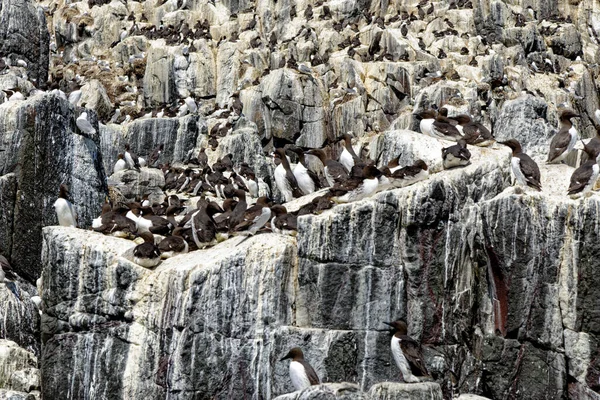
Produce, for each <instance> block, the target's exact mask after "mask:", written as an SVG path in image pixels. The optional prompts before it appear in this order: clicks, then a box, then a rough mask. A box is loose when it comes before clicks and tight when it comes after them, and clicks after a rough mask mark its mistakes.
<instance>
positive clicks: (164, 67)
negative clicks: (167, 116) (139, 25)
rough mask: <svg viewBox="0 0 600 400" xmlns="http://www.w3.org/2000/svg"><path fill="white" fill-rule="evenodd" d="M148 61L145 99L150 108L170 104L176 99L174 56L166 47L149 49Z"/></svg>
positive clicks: (145, 77)
mask: <svg viewBox="0 0 600 400" xmlns="http://www.w3.org/2000/svg"><path fill="white" fill-rule="evenodd" d="M147 58H148V61H147V63H146V72H145V74H144V97H145V100H146V103H147V104H148V106H150V107H158V106H162V105H164V104H167V103H170V102H171V101H172V100H173V99H174V95H175V86H174V82H175V79H174V72H173V56H172V55H171V54H170V53H169V51H168V47H166V46H164V45H163V46H152V47H150V49H148V56H147Z"/></svg>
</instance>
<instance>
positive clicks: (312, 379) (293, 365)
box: [279, 347, 320, 390]
mask: <svg viewBox="0 0 600 400" xmlns="http://www.w3.org/2000/svg"><path fill="white" fill-rule="evenodd" d="M289 358H291V359H292V361H290V380H291V381H292V385H294V388H295V389H296V390H302V389H305V388H307V387H309V386H311V385H318V384H319V383H320V380H319V376H318V375H317V373H316V372H315V370H314V369H313V367H311V366H310V364H309V363H308V362H307V361H306V360H304V354H303V353H302V350H301V349H300V348H299V347H294V348H293V349H291V350H290V351H289V352H288V353H287V355H286V356H285V357H283V358H282V359H281V360H279V361H283V360H287V359H289Z"/></svg>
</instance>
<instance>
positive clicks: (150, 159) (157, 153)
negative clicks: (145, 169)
mask: <svg viewBox="0 0 600 400" xmlns="http://www.w3.org/2000/svg"><path fill="white" fill-rule="evenodd" d="M164 148H165V145H164V144H162V143H161V144H160V145H159V146H158V147H157V148H155V149H154V150H153V151H152V153H151V154H150V157H148V166H149V167H154V166H155V165H156V163H157V162H158V159H159V158H160V155H161V154H162V152H163V149H164Z"/></svg>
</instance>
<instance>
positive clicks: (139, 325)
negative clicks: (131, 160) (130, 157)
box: [0, 0, 600, 400]
mask: <svg viewBox="0 0 600 400" xmlns="http://www.w3.org/2000/svg"><path fill="white" fill-rule="evenodd" d="M0 21H1V22H2V23H1V24H0V37H1V38H2V40H1V41H0V42H1V44H0V57H1V58H0V59H1V60H2V61H1V62H0V88H1V89H3V91H2V92H0V97H2V100H4V102H3V103H2V104H0V205H1V207H2V212H0V254H2V255H4V256H6V257H7V258H8V259H9V260H10V262H11V264H12V266H13V269H14V270H15V272H16V273H17V275H18V279H17V280H16V281H15V282H14V286H11V285H9V284H0V304H2V306H1V307H0V316H2V318H0V360H2V361H1V362H0V365H1V366H2V367H0V399H1V398H10V399H21V398H22V399H32V398H33V399H39V398H43V399H142V398H152V399H154V398H168V399H213V398H216V399H242V398H244V399H246V398H247V399H256V400H258V399H272V398H276V397H278V396H281V397H280V398H281V399H333V398H340V399H341V398H343V399H400V398H411V399H430V398H431V399H439V398H446V399H448V398H452V397H453V396H458V395H461V398H464V399H467V398H474V397H471V396H474V395H467V394H468V393H471V394H473V393H476V394H480V395H483V396H486V397H488V398H492V399H521V398H522V399H550V398H551V399H555V398H556V399H563V398H572V399H598V398H600V394H599V393H600V383H599V382H600V381H599V379H600V362H599V361H598V359H599V356H600V346H599V345H600V342H599V339H598V338H599V337H600V316H598V315H597V314H598V310H599V309H600V304H599V302H600V300H599V299H600V293H599V292H598V289H597V288H598V287H600V281H599V280H600V278H598V275H597V274H596V268H597V267H598V265H599V264H600V261H599V260H600V251H599V250H598V248H597V247H596V246H597V243H599V242H600V239H599V237H598V235H600V228H599V224H598V221H599V219H600V198H599V197H598V195H597V194H595V193H594V194H593V195H591V196H587V197H585V198H583V199H580V200H572V199H570V198H568V197H567V196H566V189H567V187H568V184H569V177H570V175H571V173H572V170H573V166H575V165H577V164H578V163H579V161H580V156H579V154H575V153H574V154H573V156H571V157H570V158H569V159H568V160H567V163H566V164H567V165H542V164H543V163H542V161H543V160H545V156H546V154H547V148H548V143H549V141H550V138H551V137H552V136H553V135H554V133H555V132H556V126H557V123H558V112H557V110H558V109H559V108H561V107H570V108H572V109H574V110H575V111H576V112H577V113H579V114H580V115H581V118H580V119H578V120H576V121H575V126H576V128H577V129H578V131H579V132H580V134H581V136H582V137H583V138H590V137H593V136H595V135H596V127H597V126H598V122H597V121H596V120H595V119H594V111H595V110H596V109H598V108H599V99H598V85H599V84H598V77H599V75H600V68H599V67H598V65H599V63H600V52H599V47H598V40H599V39H598V35H599V34H600V8H599V7H598V4H597V2H595V1H593V0H581V1H572V0H571V1H563V0H553V1H533V2H525V1H510V2H508V1H506V2H505V1H486V0H443V1H437V2H424V1H422V2H418V1H416V0H415V1H384V2H376V1H371V0H360V1H353V0H351V1H346V0H343V1H338V0H327V1H322V0H319V1H312V0H308V1H295V0H277V1H275V0H274V1H270V0H269V1H263V0H257V1H250V0H241V1H230V0H228V1H214V2H213V1H204V0H198V1H191V0H178V1H175V0H168V1H164V0H156V1H155V0H146V1H140V2H138V1H125V2H122V1H117V0H115V1H111V2H108V1H104V0H88V1H86V2H84V1H79V2H63V1H57V0H51V1H50V0H44V1H39V2H35V1H33V0H18V1H17V0H2V3H1V8H0ZM63 93H66V96H64V94H63ZM19 94H22V97H19ZM61 94H62V95H61ZM13 96H16V97H13ZM190 100H191V102H190ZM434 105H435V106H437V107H441V106H446V107H447V108H448V109H449V111H450V114H458V113H465V112H466V113H469V114H471V115H473V116H474V118H475V119H477V120H479V121H481V122H483V123H484V124H485V125H487V126H488V127H490V128H491V130H492V132H493V133H494V135H495V137H496V138H497V139H498V140H505V139H508V138H516V139H518V140H519V141H520V142H521V143H522V144H523V145H524V148H525V150H526V152H527V153H528V154H530V155H532V156H533V158H534V159H536V160H537V161H539V162H540V165H541V169H542V185H543V187H544V191H543V192H542V193H532V192H530V191H526V192H525V193H521V191H518V190H514V189H513V188H512V187H511V186H512V182H511V179H512V178H511V175H510V171H509V159H510V155H509V151H508V149H507V148H504V147H503V146H500V145H495V146H493V147H491V148H473V149H472V153H473V158H472V160H471V161H472V164H471V165H470V166H468V167H465V168H460V169H456V170H449V171H444V170H443V168H442V164H441V158H440V154H441V148H442V147H446V146H448V145H449V143H447V142H444V141H441V140H436V139H432V138H429V137H426V136H424V135H422V134H420V133H417V132H415V131H418V130H419V123H418V121H417V120H416V118H415V117H414V113H415V112H418V111H421V110H423V109H425V108H429V107H431V106H434ZM194 107H195V108H196V109H194ZM84 109H87V110H88V115H89V121H90V123H91V125H92V126H93V127H94V130H95V132H94V133H86V132H84V131H82V130H81V129H80V128H78V127H77V124H76V118H77V117H78V116H80V114H81V112H82V111H83V110H84ZM348 131H351V132H353V135H354V137H355V144H356V145H357V146H359V147H361V148H362V149H363V153H361V154H365V155H368V156H370V157H371V158H372V159H373V160H377V162H378V165H379V166H382V165H385V164H386V163H387V162H388V161H390V160H391V159H393V158H394V157H396V156H398V155H400V163H401V164H402V165H407V164H410V163H412V162H413V161H415V160H416V159H418V158H421V159H423V160H425V161H426V162H427V164H428V165H429V166H430V172H431V174H432V175H431V177H430V179H428V180H426V181H423V182H420V183H418V184H416V185H413V186H409V187H406V188H403V189H396V190H390V191H385V192H381V193H378V194H376V195H374V196H372V197H370V198H368V199H366V200H363V201H359V202H356V203H352V204H347V205H338V206H336V207H334V208H333V209H331V210H328V211H325V212H324V213H322V214H319V215H307V216H303V217H300V218H299V222H298V233H297V236H296V237H289V236H285V235H278V234H275V233H268V234H259V235H256V236H254V237H252V238H250V239H249V240H246V241H244V242H243V243H242V242H241V238H233V239H229V240H226V241H224V242H222V243H220V244H218V245H217V246H215V247H213V248H210V249H206V250H200V251H196V252H192V253H189V254H186V255H182V256H178V257H175V258H172V259H169V260H167V261H164V262H163V263H162V264H160V266H159V267H157V268H156V269H153V270H149V269H145V268H142V267H140V266H138V265H137V264H134V263H132V262H130V261H128V260H127V259H126V258H125V257H123V255H124V253H126V252H127V251H128V250H129V249H131V247H132V246H134V244H133V243H132V242H131V241H128V240H125V239H117V238H112V237H107V236H103V235H101V234H99V233H95V232H92V231H90V230H88V229H87V228H88V227H89V226H90V225H91V221H92V219H93V218H94V217H96V216H97V215H98V213H99V212H100V209H101V206H102V202H103V200H104V199H105V197H106V196H108V195H109V194H110V195H111V196H112V195H113V193H112V192H111V193H109V186H111V187H117V188H118V189H119V191H120V193H121V194H122V195H123V196H124V197H128V198H133V197H135V196H140V195H142V194H144V193H151V194H152V195H153V196H155V197H156V198H162V196H163V195H164V193H163V192H162V190H161V189H160V186H162V185H163V184H164V181H161V179H164V178H163V177H162V175H160V174H157V173H155V171H154V170H150V169H145V168H144V169H143V170H142V173H141V174H138V173H137V172H134V171H124V172H121V173H118V174H115V175H113V167H114V163H115V161H116V160H117V155H118V154H119V153H121V152H123V148H124V145H125V144H130V145H131V148H132V149H133V150H134V151H135V152H136V153H137V154H139V155H142V156H147V155H148V154H149V153H150V152H151V151H152V149H153V148H155V147H156V146H158V145H159V144H163V145H164V152H163V155H162V159H161V162H164V163H166V162H168V163H171V164H172V165H181V163H183V162H185V161H187V160H189V159H190V158H191V157H193V156H195V155H196V154H197V153H198V151H199V150H200V149H201V148H207V154H208V157H209V160H210V161H211V163H212V162H214V161H215V160H217V159H219V158H221V157H223V156H224V155H226V154H231V155H232V160H233V162H234V163H236V164H239V163H241V162H246V163H248V164H249V165H250V166H251V167H252V168H253V169H254V170H255V171H256V173H257V176H258V177H259V178H261V179H262V180H263V182H264V183H265V185H269V184H271V186H272V190H273V193H272V194H273V197H274V198H275V199H277V200H281V194H280V193H279V191H278V190H277V188H276V187H275V185H274V184H273V181H274V179H273V167H274V166H273V164H272V162H271V160H270V158H268V157H266V155H267V154H269V153H270V152H271V151H272V149H273V148H274V147H280V146H282V145H283V144H286V143H287V144H290V143H294V144H297V145H299V146H302V147H306V148H320V147H323V146H328V148H329V150H328V151H329V153H330V154H332V155H333V156H337V155H338V154H339V153H340V151H341V147H340V146H339V145H338V144H337V143H336V142H337V138H339V136H340V135H341V134H343V133H346V132H348ZM111 175H112V176H111ZM108 176H110V179H107V177H108ZM61 183H65V184H67V185H68V186H69V187H70V188H71V193H72V195H73V199H72V200H73V204H74V205H75V208H76V210H77V213H78V223H79V227H80V228H81V229H75V228H64V227H55V226H53V225H55V224H56V222H57V219H56V214H55V213H54V209H53V203H54V200H55V199H56V196H57V192H58V187H59V185H60V184H61ZM306 201H308V200H306V199H304V200H300V201H296V203H299V204H303V203H304V202H306ZM297 207H299V205H298V204H296V205H292V204H290V205H289V207H288V208H290V210H292V209H297ZM38 278H41V279H40V280H39V281H38V282H37V283H36V280H38ZM597 281H599V282H597ZM398 317H403V318H405V319H407V320H408V321H409V328H410V329H409V334H410V335H411V336H412V337H414V338H415V339H417V340H419V341H420V342H421V343H422V344H423V346H424V349H425V358H426V363H427V365H428V367H429V368H430V371H431V372H432V375H433V378H434V379H435V381H436V382H437V383H432V382H428V383H421V384H416V385H409V384H399V383H397V382H399V381H400V376H399V372H398V369H397V367H396V366H395V364H394V361H393V359H392V356H391V353H390V350H389V341H390V336H389V334H388V331H387V330H386V329H385V325H383V324H382V323H383V321H389V320H391V319H395V318H398ZM294 346H301V347H302V348H303V350H304V352H305V355H306V358H307V359H308V360H309V361H310V363H311V364H312V365H313V367H314V368H315V369H316V371H317V372H318V374H319V376H320V378H321V379H322V381H323V382H325V384H324V385H321V386H317V387H312V388H310V389H307V390H305V391H304V392H302V393H294V394H288V393H290V392H292V391H293V387H292V385H291V382H290V380H289V375H288V368H287V364H286V363H285V362H279V359H280V358H281V357H282V356H283V355H285V354H286V352H287V351H288V350H289V349H290V348H291V347H294Z"/></svg>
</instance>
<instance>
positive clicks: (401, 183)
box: [387, 160, 429, 188]
mask: <svg viewBox="0 0 600 400" xmlns="http://www.w3.org/2000/svg"><path fill="white" fill-rule="evenodd" d="M428 177H429V166H428V165H427V163H425V161H423V160H416V161H415V162H414V163H413V165H407V166H406V167H402V168H400V169H397V170H395V171H394V172H393V173H391V174H389V175H388V177H387V178H388V180H389V186H391V187H395V188H402V187H406V186H409V185H412V184H414V183H417V182H419V181H422V180H425V179H427V178H428Z"/></svg>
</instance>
